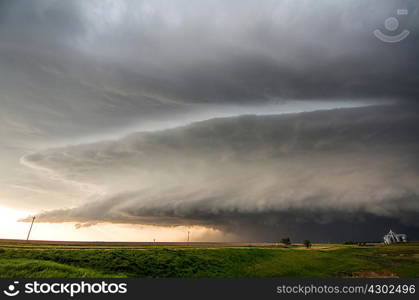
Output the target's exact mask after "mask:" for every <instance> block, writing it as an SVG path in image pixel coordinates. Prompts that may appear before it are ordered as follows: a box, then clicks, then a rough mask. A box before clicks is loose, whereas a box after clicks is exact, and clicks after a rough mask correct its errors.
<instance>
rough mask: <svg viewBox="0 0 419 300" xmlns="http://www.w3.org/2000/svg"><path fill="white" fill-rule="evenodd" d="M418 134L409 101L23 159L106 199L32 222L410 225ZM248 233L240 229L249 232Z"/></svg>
mask: <svg viewBox="0 0 419 300" xmlns="http://www.w3.org/2000/svg"><path fill="white" fill-rule="evenodd" d="M418 130H419V110H418V109H417V107H415V106H413V107H410V106H409V107H404V106H386V107H369V108H356V109H339V110H329V111H319V112H310V113H300V114H290V115H284V116H242V117H237V118H222V119H214V120H209V121H204V122H199V123H194V124H191V125H189V126H186V127H181V128H176V129H171V130H165V131H159V132H153V133H137V134H133V135H130V136H128V137H126V138H123V139H120V140H116V141H108V142H101V143H94V144H87V145H80V146H72V147H66V148H60V149H51V150H48V151H45V152H40V153H36V154H32V155H29V156H26V157H25V158H24V160H25V162H26V163H30V164H32V165H37V166H41V167H42V168H46V169H50V170H53V171H54V172H57V173H58V174H60V176H62V178H66V179H71V180H75V181H80V182H88V183H92V184H96V185H103V186H105V187H106V192H105V195H103V196H101V197H98V198H97V199H90V201H89V202H88V203H86V204H84V205H81V206H79V207H75V208H70V209H60V210H55V211H51V212H45V213H43V214H41V215H40V216H39V220H40V221H46V222H65V221H67V222H69V221H72V222H81V223H84V222H87V223H92V222H115V223H139V224H153V225H163V226H178V225H204V226H210V227H215V228H218V229H222V230H225V231H230V232H234V233H237V232H238V231H239V232H241V231H245V230H244V228H252V227H253V231H254V230H255V228H258V227H263V228H265V229H264V230H261V231H263V232H265V234H267V233H271V234H273V233H274V234H278V231H281V228H282V230H283V227H284V226H285V227H286V228H288V232H298V231H299V230H300V231H301V227H305V228H306V227H307V223H310V224H314V225H315V226H317V227H319V228H321V227H323V230H325V228H327V227H328V226H329V225H330V224H333V223H335V222H348V223H360V224H364V226H365V224H368V223H369V222H370V221H371V220H381V221H382V220H383V219H386V220H387V223H389V222H390V223H397V224H399V225H398V226H402V225H403V226H406V227H407V226H413V228H417V229H416V233H417V231H418V230H419V223H418V221H417V220H418V215H419V197H418V196H419V188H418V186H417V182H418V180H419V173H418V170H419V169H418V164H419V157H418V155H417V153H419V140H418V139H417V136H416V133H417V132H418ZM372 223H375V224H377V221H375V222H372ZM311 226H313V225H311ZM278 227H279V228H280V229H278ZM348 227H349V226H348ZM335 228H336V227H335ZM338 230H341V228H340V229H337V228H336V231H338ZM331 231H333V232H334V230H331ZM249 232H252V230H250V231H248V233H247V234H248V235H247V236H246V234H244V233H242V234H244V236H243V237H248V238H255V236H251V235H250V236H249ZM323 232H324V231H323ZM305 233H306V234H307V235H309V234H311V233H310V228H308V229H307V228H306V230H305ZM300 235H301V233H300ZM331 236H332V234H331ZM271 237H272V236H271ZM300 237H301V238H302V236H300Z"/></svg>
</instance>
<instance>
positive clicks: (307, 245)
mask: <svg viewBox="0 0 419 300" xmlns="http://www.w3.org/2000/svg"><path fill="white" fill-rule="evenodd" d="M303 244H304V246H306V248H307V249H308V248H311V242H310V241H309V240H304V242H303Z"/></svg>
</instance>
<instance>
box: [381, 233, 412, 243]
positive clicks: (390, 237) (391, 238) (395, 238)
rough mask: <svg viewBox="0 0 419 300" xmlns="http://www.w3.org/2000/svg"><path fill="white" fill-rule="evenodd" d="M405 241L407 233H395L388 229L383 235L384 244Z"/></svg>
mask: <svg viewBox="0 0 419 300" xmlns="http://www.w3.org/2000/svg"><path fill="white" fill-rule="evenodd" d="M406 242H407V235H405V234H397V233H395V232H393V231H391V229H390V232H389V233H387V234H386V235H385V236H384V244H386V245H390V244H394V243H406Z"/></svg>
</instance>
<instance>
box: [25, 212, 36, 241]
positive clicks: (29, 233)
mask: <svg viewBox="0 0 419 300" xmlns="http://www.w3.org/2000/svg"><path fill="white" fill-rule="evenodd" d="M35 218H36V217H35V216H33V217H32V223H31V227H30V228H29V232H28V236H27V238H26V240H27V241H29V236H30V235H31V231H32V226H33V222H35Z"/></svg>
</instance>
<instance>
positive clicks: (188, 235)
mask: <svg viewBox="0 0 419 300" xmlns="http://www.w3.org/2000/svg"><path fill="white" fill-rule="evenodd" d="M189 234H190V231H189V230H188V244H189Z"/></svg>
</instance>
